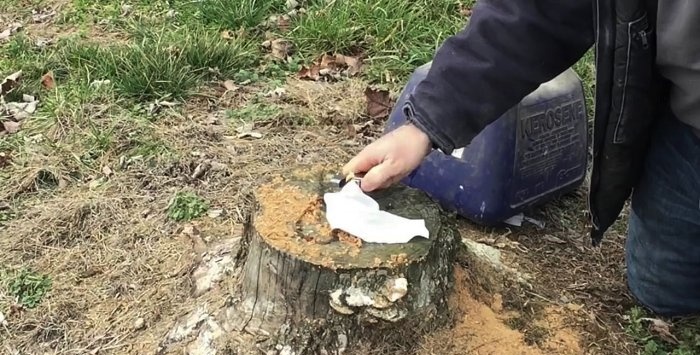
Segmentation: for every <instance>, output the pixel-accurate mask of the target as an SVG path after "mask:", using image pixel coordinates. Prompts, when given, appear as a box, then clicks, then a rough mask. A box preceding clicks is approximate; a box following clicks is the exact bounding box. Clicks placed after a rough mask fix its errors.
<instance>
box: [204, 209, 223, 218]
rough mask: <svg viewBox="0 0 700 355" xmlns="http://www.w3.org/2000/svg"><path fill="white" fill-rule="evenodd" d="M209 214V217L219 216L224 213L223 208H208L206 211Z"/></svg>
mask: <svg viewBox="0 0 700 355" xmlns="http://www.w3.org/2000/svg"><path fill="white" fill-rule="evenodd" d="M207 214H208V215H209V218H219V217H221V215H223V214H224V210H222V209H217V210H209V212H208V213H207Z"/></svg>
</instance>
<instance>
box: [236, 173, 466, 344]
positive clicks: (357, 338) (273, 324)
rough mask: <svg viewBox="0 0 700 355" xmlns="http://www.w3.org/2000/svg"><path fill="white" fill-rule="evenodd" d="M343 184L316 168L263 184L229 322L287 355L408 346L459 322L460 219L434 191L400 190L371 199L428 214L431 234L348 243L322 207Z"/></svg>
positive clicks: (398, 210) (410, 213)
mask: <svg viewBox="0 0 700 355" xmlns="http://www.w3.org/2000/svg"><path fill="white" fill-rule="evenodd" d="M337 189H338V187H337V185H336V184H333V183H331V182H330V175H329V174H327V173H326V172H325V171H316V172H313V173H310V172H306V173H304V174H298V173H297V174H290V176H289V177H287V178H285V179H277V180H276V181H273V182H271V183H268V184H265V185H263V186H261V187H260V188H259V189H257V190H256V192H255V194H254V195H255V196H254V197H253V203H252V209H251V211H249V212H250V213H249V214H248V217H247V223H246V225H245V232H244V237H243V238H244V240H243V244H242V248H241V250H242V254H241V255H239V258H240V260H243V262H244V264H243V268H242V274H241V276H240V277H241V279H240V285H239V286H240V287H239V289H238V290H237V292H238V293H237V295H236V297H234V299H235V300H236V301H234V302H233V304H232V305H231V306H230V307H229V308H228V309H227V311H226V314H227V316H226V318H227V319H228V322H227V323H228V324H227V328H230V329H231V330H238V331H245V332H249V333H252V334H255V335H258V336H262V337H265V338H267V339H268V342H269V348H270V349H277V350H278V351H279V350H282V351H281V352H282V353H284V352H286V353H287V354H305V353H327V354H336V353H343V352H344V350H345V349H350V348H353V347H356V346H357V345H358V344H364V345H365V346H369V347H373V346H380V345H386V343H388V342H394V343H403V344H401V346H402V347H404V348H405V345H406V344H407V343H410V342H412V341H416V340H417V339H419V338H420V336H421V335H422V334H424V333H425V332H427V331H430V330H431V329H435V328H437V327H440V326H442V325H444V324H446V321H448V320H449V319H450V314H449V312H448V309H447V299H448V295H449V293H450V292H451V287H452V281H453V280H452V265H453V260H454V257H455V252H456V250H457V248H458V246H459V245H460V240H459V235H458V233H457V231H456V228H455V227H454V225H453V224H452V223H451V220H450V218H449V217H446V216H445V215H444V214H443V213H442V211H441V209H440V208H439V206H438V205H437V204H436V203H435V202H433V201H432V200H431V199H430V198H428V197H427V196H426V195H425V194H424V193H422V192H420V191H418V190H415V189H412V188H408V187H406V186H395V187H392V188H390V189H386V190H383V191H380V192H377V193H372V194H370V195H371V196H372V197H373V198H374V199H375V200H376V201H377V202H378V203H379V205H380V208H381V209H382V210H386V211H389V212H391V213H394V214H396V215H399V216H402V217H406V218H422V219H424V220H425V221H426V226H427V228H428V230H429V232H430V238H429V239H425V238H422V237H417V238H414V239H413V240H411V241H410V242H409V243H406V244H374V243H362V245H359V244H360V243H358V242H357V241H358V240H356V239H353V238H352V237H350V238H347V237H345V238H342V237H341V239H342V240H339V239H338V237H337V234H338V233H337V231H333V232H331V230H330V228H328V226H327V224H325V216H324V215H323V211H324V208H325V206H323V203H322V196H323V193H325V192H327V191H332V190H337Z"/></svg>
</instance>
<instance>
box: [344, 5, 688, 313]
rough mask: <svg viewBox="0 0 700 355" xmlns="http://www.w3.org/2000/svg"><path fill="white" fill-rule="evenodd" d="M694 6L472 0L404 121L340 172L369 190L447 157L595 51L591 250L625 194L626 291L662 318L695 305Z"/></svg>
mask: <svg viewBox="0 0 700 355" xmlns="http://www.w3.org/2000/svg"><path fill="white" fill-rule="evenodd" d="M698 33H700V2H698V1H689V0H685V1H683V0H669V1H651V0H610V1H600V0H567V1H561V0H538V1H527V0H520V1H509V0H479V1H477V3H476V6H475V7H474V8H473V11H472V17H471V19H470V20H469V22H468V24H467V26H466V27H465V28H464V29H463V30H461V31H460V32H458V33H457V34H455V35H454V36H452V37H449V38H448V39H447V40H446V41H445V42H444V43H443V45H442V46H441V47H440V48H439V49H438V50H437V52H436V54H435V57H434V58H433V63H432V66H431V68H430V71H429V73H428V74H427V77H426V78H425V80H423V81H422V82H421V83H420V84H419V85H418V86H417V87H416V88H415V90H414V91H413V92H412V93H411V94H410V95H409V96H408V98H407V100H406V103H405V105H403V106H402V107H401V109H402V110H403V112H404V113H405V116H406V118H407V123H406V124H405V125H402V126H401V127H399V128H397V129H395V130H393V131H391V132H390V133H388V134H386V135H384V136H382V137H381V138H379V139H378V140H376V141H374V142H372V143H371V144H369V145H368V146H366V147H364V149H362V150H361V152H359V153H358V154H357V155H356V156H354V157H353V158H352V159H351V160H350V161H349V162H347V164H346V165H345V166H344V167H343V173H344V174H348V173H350V172H352V173H356V174H363V173H364V174H365V175H364V177H363V180H362V185H361V186H362V188H363V189H364V190H365V191H372V190H375V189H381V188H385V187H387V186H389V185H391V184H394V183H396V182H398V181H400V180H401V179H402V178H403V177H405V176H406V175H407V174H409V173H410V172H411V171H413V170H414V169H415V168H417V167H418V166H419V164H420V163H421V162H422V160H423V158H424V157H425V156H426V155H427V154H429V153H430V152H432V151H433V150H435V149H437V150H439V151H441V152H442V153H444V154H450V153H451V152H452V151H453V150H454V149H455V148H459V147H464V146H466V145H467V144H468V143H469V142H470V141H471V140H472V138H474V136H476V135H477V134H479V132H481V130H483V129H484V128H485V127H486V126H487V125H488V124H490V123H491V122H493V121H494V120H495V119H497V118H498V117H499V116H500V115H501V114H503V113H504V112H505V111H507V110H508V109H509V108H510V107H512V106H514V105H515V104H517V103H518V102H519V100H521V99H522V98H524V97H525V96H526V95H527V94H529V93H530V92H532V91H533V90H535V89H536V88H537V86H538V85H540V84H541V83H543V82H546V81H548V80H550V79H552V78H554V77H555V76H556V75H557V74H559V73H561V72H562V71H564V70H565V69H566V68H568V67H570V66H572V65H574V64H575V63H576V62H577V61H578V60H579V59H581V58H582V56H583V55H584V54H586V52H587V51H588V50H590V49H591V48H593V50H594V51H595V58H596V63H595V64H596V78H595V80H596V81H595V83H596V86H595V110H594V120H593V130H592V144H593V158H592V159H593V160H592V167H591V172H590V174H591V175H590V186H589V194H588V209H589V213H590V217H591V225H592V228H591V238H592V242H593V244H594V245H596V246H597V245H599V243H600V241H601V239H602V237H603V235H604V234H605V233H606V231H607V230H608V229H609V228H610V226H611V225H612V224H613V223H614V222H615V221H616V220H617V219H618V218H619V217H620V214H621V211H622V209H623V208H624V206H625V203H626V202H627V200H628V199H630V196H631V212H630V214H629V219H628V231H627V239H626V245H625V261H626V266H627V269H626V274H627V275H626V276H627V285H628V287H629V289H630V291H631V293H632V294H633V296H634V297H635V298H636V299H637V300H638V301H639V302H640V303H641V304H643V305H644V306H646V307H647V308H649V309H651V310H652V311H654V312H656V313H657V314H659V315H665V316H677V315H690V314H696V313H699V312H698V311H699V310H700V38H698V37H696V36H697V34H698Z"/></svg>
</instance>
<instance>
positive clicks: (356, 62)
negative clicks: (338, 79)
mask: <svg viewBox="0 0 700 355" xmlns="http://www.w3.org/2000/svg"><path fill="white" fill-rule="evenodd" d="M343 59H344V63H345V65H346V66H347V67H348V69H347V72H348V76H355V75H357V74H358V73H359V72H360V69H361V68H362V62H361V61H360V59H359V58H356V57H348V56H344V57H343Z"/></svg>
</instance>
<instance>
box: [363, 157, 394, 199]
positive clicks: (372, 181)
mask: <svg viewBox="0 0 700 355" xmlns="http://www.w3.org/2000/svg"><path fill="white" fill-rule="evenodd" d="M393 177H394V173H392V169H390V167H389V165H388V163H386V162H384V163H381V164H379V165H376V166H374V167H373V168H371V169H369V171H368V172H367V173H366V174H365V176H364V177H363V178H362V183H361V184H360V187H361V188H362V190H363V191H366V192H369V191H374V190H376V189H379V188H382V187H384V186H386V185H387V183H388V182H389V181H391V180H392V179H393Z"/></svg>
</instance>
